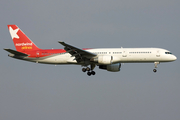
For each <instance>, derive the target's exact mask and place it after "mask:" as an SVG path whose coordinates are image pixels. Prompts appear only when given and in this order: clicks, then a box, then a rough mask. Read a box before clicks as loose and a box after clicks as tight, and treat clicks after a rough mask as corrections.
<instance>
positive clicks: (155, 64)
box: [153, 62, 160, 73]
mask: <svg viewBox="0 0 180 120" xmlns="http://www.w3.org/2000/svg"><path fill="white" fill-rule="evenodd" d="M158 64H160V62H154V67H155V68H157V67H158V66H157V65H158ZM153 72H154V73H156V72H157V70H156V69H153Z"/></svg>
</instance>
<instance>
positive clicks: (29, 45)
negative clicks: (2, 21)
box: [8, 25, 40, 52]
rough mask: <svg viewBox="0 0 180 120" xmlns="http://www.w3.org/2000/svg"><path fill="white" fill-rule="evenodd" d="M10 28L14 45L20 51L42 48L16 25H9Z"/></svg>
mask: <svg viewBox="0 0 180 120" xmlns="http://www.w3.org/2000/svg"><path fill="white" fill-rule="evenodd" d="M8 29H9V32H10V35H11V37H12V40H13V42H14V46H15V47H16V50H17V51H19V52H27V51H32V50H40V49H39V48H38V47H37V46H36V45H35V44H34V43H33V42H32V41H31V40H30V39H29V38H28V37H27V36H26V35H25V34H24V33H23V31H22V30H21V29H19V27H18V26H16V25H8Z"/></svg>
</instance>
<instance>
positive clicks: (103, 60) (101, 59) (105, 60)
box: [90, 55, 113, 65]
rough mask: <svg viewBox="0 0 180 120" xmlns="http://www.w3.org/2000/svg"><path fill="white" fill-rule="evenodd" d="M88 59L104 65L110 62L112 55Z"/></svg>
mask: <svg viewBox="0 0 180 120" xmlns="http://www.w3.org/2000/svg"><path fill="white" fill-rule="evenodd" d="M90 61H93V62H97V63H99V64H105V65H108V64H112V62H113V56H104V55H102V56H98V57H96V58H91V60H90Z"/></svg>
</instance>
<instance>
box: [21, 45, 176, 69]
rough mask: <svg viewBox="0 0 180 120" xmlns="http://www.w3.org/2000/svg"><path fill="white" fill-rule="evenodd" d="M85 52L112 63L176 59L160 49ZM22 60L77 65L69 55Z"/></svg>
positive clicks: (115, 49)
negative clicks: (110, 57) (107, 59)
mask: <svg viewBox="0 0 180 120" xmlns="http://www.w3.org/2000/svg"><path fill="white" fill-rule="evenodd" d="M87 51H88V52H91V53H95V54H97V57H99V56H112V58H113V60H112V63H135V62H171V61H174V60H176V59H177V58H176V56H174V55H172V54H171V53H170V52H169V51H168V50H165V49H161V48H100V49H89V50H87ZM24 59H25V60H28V61H32V62H38V63H45V64H77V61H76V60H75V57H73V56H71V55H70V54H69V53H60V54H54V55H51V56H48V57H41V58H29V57H26V58H24ZM82 64H84V63H82ZM97 65H98V63H97Z"/></svg>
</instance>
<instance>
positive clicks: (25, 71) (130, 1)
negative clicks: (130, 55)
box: [0, 0, 180, 120]
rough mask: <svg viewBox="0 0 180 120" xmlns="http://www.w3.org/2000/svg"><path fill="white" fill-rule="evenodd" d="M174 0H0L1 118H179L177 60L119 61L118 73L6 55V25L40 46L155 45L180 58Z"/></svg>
mask: <svg viewBox="0 0 180 120" xmlns="http://www.w3.org/2000/svg"><path fill="white" fill-rule="evenodd" d="M179 6H180V1H179V0H171V1H169V0H111V1H109V0H76V1H72V0H53V1H52V0H48V1H44V0H29V1H25V0H14V1H13V0H12V1H11V0H1V4H0V15H1V20H0V21H1V22H0V26H1V29H0V35H1V40H0V48H1V50H0V53H1V62H0V119H1V120H49V119H51V120H117V119H121V120H179V118H180V114H179V113H180V93H179V91H180V87H179V86H180V72H179V68H180V63H179V60H178V59H177V61H175V62H171V63H161V64H160V65H159V66H158V72H157V73H155V74H154V73H153V71H152V69H153V68H154V64H131V63H130V64H123V65H122V69H121V71H120V72H118V73H111V72H107V71H103V70H99V69H98V68H95V71H96V73H97V74H96V75H95V76H91V77H88V76H87V75H86V74H84V73H82V72H81V66H76V65H62V66H53V65H43V64H35V63H30V62H26V61H20V60H16V59H12V58H10V57H8V56H7V55H8V53H7V52H6V51H4V50H3V48H11V49H15V47H14V45H13V42H12V40H11V37H10V34H9V31H8V29H7V24H16V25H18V26H19V27H20V28H21V30H23V32H24V33H25V34H26V35H27V36H29V38H30V39H31V40H32V41H33V42H34V43H35V44H36V45H37V46H38V47H40V48H43V49H46V48H58V49H61V48H63V46H62V45H60V44H59V43H58V42H57V41H65V42H67V43H69V44H72V45H74V46H77V47H79V48H99V47H116V48H118V47H121V46H122V47H160V48H164V49H168V50H170V51H171V52H172V53H173V54H175V55H176V56H177V57H178V58H179V55H180V50H179V45H180V34H179V32H180V24H179V21H180V14H179V11H180V7H179Z"/></svg>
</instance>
